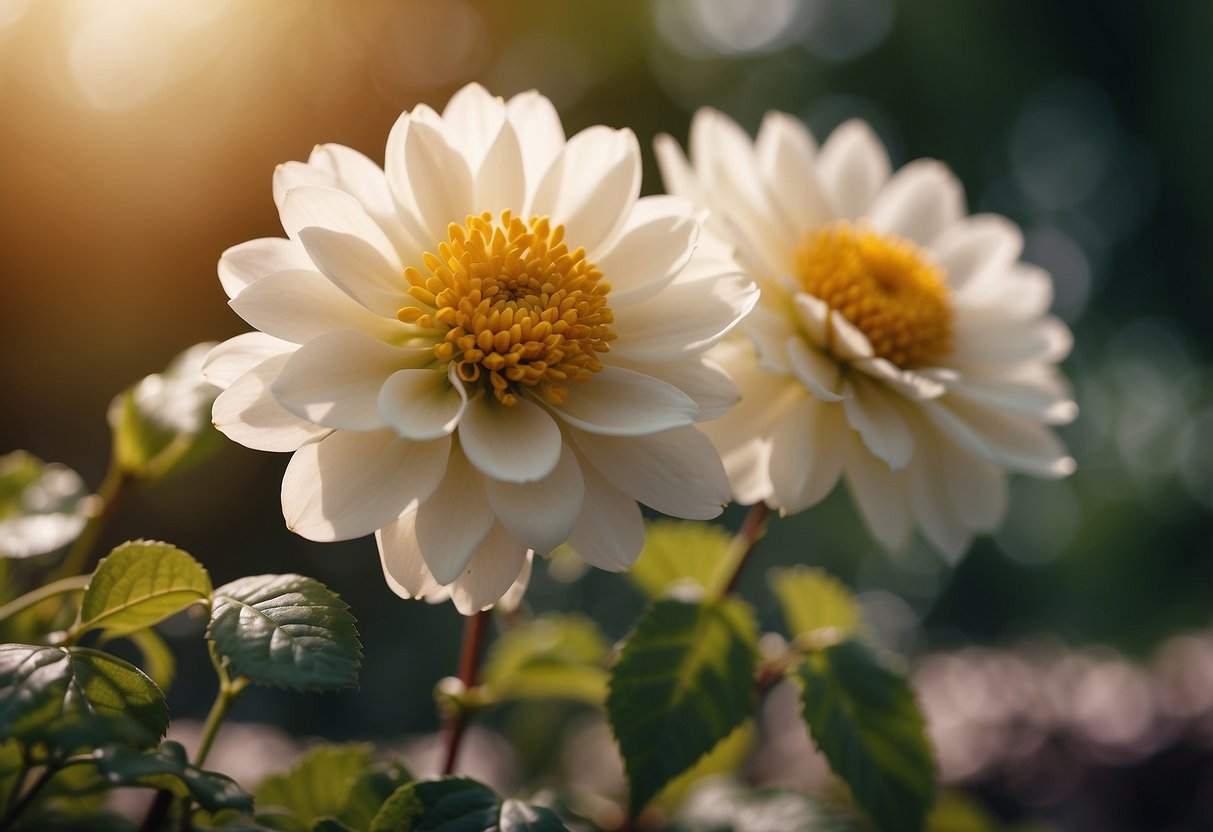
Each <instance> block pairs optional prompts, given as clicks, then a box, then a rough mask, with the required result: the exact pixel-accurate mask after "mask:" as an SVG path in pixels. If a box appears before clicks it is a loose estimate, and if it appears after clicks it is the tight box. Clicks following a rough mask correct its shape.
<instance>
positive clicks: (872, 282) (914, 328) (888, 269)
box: [796, 221, 952, 369]
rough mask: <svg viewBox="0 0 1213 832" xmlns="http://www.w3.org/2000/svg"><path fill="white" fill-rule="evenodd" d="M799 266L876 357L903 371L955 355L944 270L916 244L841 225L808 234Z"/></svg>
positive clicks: (806, 282)
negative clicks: (858, 331)
mask: <svg viewBox="0 0 1213 832" xmlns="http://www.w3.org/2000/svg"><path fill="white" fill-rule="evenodd" d="M796 265H797V272H798V274H797V276H798V277H799V279H800V285H801V287H802V288H803V289H804V291H805V292H807V293H809V294H810V295H813V296H814V297H816V298H819V299H820V300H822V301H824V302H825V304H826V305H827V306H828V307H829V308H830V309H834V310H837V311H838V312H839V313H841V314H842V316H843V317H844V318H846V319H847V320H848V321H850V322H851V323H852V324H854V325H855V327H856V328H857V329H859V330H860V331H861V332H862V333H863V334H864V335H866V336H867V338H868V340H869V341H870V342H871V343H872V349H873V351H874V352H875V353H876V355H877V356H879V357H881V358H886V359H888V360H889V361H891V362H892V363H893V364H895V365H897V366H898V367H901V368H903V369H904V368H910V367H921V366H925V365H929V364H931V363H932V362H933V361H935V360H937V359H939V358H941V357H943V356H945V355H947V354H948V353H949V352H951V349H952V307H951V304H950V302H949V295H948V287H947V285H946V284H945V283H944V272H943V269H941V268H940V267H939V266H937V265H935V264H934V263H932V262H930V261H929V260H928V259H927V258H925V257H924V256H923V254H922V252H920V251H919V249H918V247H917V246H915V245H914V244H913V243H912V242H910V241H909V240H906V239H903V238H901V237H896V236H893V235H891V234H879V233H877V232H876V231H873V230H872V229H870V228H867V227H864V226H859V227H856V226H853V225H852V224H851V223H849V222H845V221H844V222H838V223H835V224H833V225H830V226H828V227H826V228H824V229H821V230H818V231H814V232H811V233H810V234H809V236H808V238H807V239H806V240H805V243H804V245H803V246H801V248H800V250H799V251H798V252H797V253H796Z"/></svg>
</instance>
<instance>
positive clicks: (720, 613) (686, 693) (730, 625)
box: [607, 599, 757, 815]
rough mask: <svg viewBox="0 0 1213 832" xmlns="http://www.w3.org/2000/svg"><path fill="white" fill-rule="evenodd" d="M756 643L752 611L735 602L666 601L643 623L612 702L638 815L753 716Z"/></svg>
mask: <svg viewBox="0 0 1213 832" xmlns="http://www.w3.org/2000/svg"><path fill="white" fill-rule="evenodd" d="M756 641H757V632H756V625H755V622H754V618H753V613H752V611H751V610H750V608H749V607H748V606H747V605H746V604H744V603H743V602H741V601H737V600H735V599H725V600H723V601H721V602H719V603H716V604H706V603H700V604H693V603H686V602H683V601H678V600H674V599H664V600H659V601H656V602H654V603H653V604H652V606H651V607H650V608H649V610H648V612H647V613H646V614H645V616H644V617H643V618H642V619H641V620H640V623H639V624H638V625H637V627H636V630H635V632H633V633H632V635H631V636H630V637H629V638H628V641H627V644H626V645H625V646H624V648H623V652H622V654H621V655H620V658H619V663H618V664H617V665H616V667H615V670H614V673H613V674H612V677H611V689H610V694H609V696H608V698H607V715H608V717H609V719H610V722H611V727H612V729H613V730H614V732H615V737H616V739H617V740H618V741H619V747H620V750H621V752H622V753H623V759H624V762H625V764H626V766H627V771H628V779H629V781H630V783H631V789H632V796H631V812H632V814H633V815H635V814H636V813H637V812H639V811H640V809H642V808H644V806H645V804H646V803H648V801H649V800H650V799H651V798H652V797H653V796H654V795H655V794H657V792H658V791H659V790H660V789H661V787H662V786H664V785H665V784H666V783H668V782H669V781H670V780H672V779H673V778H674V777H676V776H677V775H678V774H679V773H681V772H682V771H685V770H686V769H687V768H689V767H690V766H691V765H692V764H693V763H694V762H695V761H696V760H697V759H699V757H701V756H702V755H703V754H705V753H707V752H708V751H709V750H711V748H712V747H713V746H714V745H716V743H718V742H719V741H720V740H722V739H724V738H725V737H726V736H728V735H729V733H730V732H731V731H732V730H733V729H734V728H736V727H737V726H738V725H739V724H740V723H741V722H742V721H744V720H745V719H746V718H747V717H748V716H749V715H750V713H751V711H752V709H753V704H754V670H755V663H756Z"/></svg>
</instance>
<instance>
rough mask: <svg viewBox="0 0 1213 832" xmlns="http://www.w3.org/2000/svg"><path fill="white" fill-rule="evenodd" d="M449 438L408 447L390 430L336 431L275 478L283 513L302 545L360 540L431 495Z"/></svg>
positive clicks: (303, 451)
mask: <svg viewBox="0 0 1213 832" xmlns="http://www.w3.org/2000/svg"><path fill="white" fill-rule="evenodd" d="M450 451H451V440H450V439H449V438H447V437H443V438H441V439H435V440H433V441H432V442H409V441H408V440H407V439H401V438H400V437H399V436H397V435H396V434H395V432H393V431H390V430H381V431H374V432H372V433H355V432H353V431H336V432H335V433H332V434H329V436H327V437H325V438H324V439H322V440H320V441H319V442H312V443H310V444H307V445H304V446H303V447H302V448H300V449H299V450H297V451H295V455H294V456H293V457H291V462H290V464H289V465H287V467H286V474H285V475H283V477H282V514H283V516H284V517H285V518H286V525H287V528H289V529H290V530H291V531H293V532H296V533H297V534H300V535H302V536H304V537H306V538H308V539H309V540H318V541H324V542H328V541H333V540H349V539H352V538H355V537H362V536H363V535H364V534H370V533H371V532H373V531H375V530H376V529H380V528H382V527H384V526H386V525H388V524H389V523H391V522H393V521H394V520H396V519H397V518H398V517H399V516H400V515H401V514H402V513H404V511H405V510H406V509H408V508H409V506H410V505H413V504H414V503H418V502H421V501H422V500H425V499H426V498H427V497H429V496H430V494H432V493H433V492H434V489H435V488H436V487H437V486H438V483H439V482H441V480H442V475H443V473H444V472H445V471H446V462H447V457H448V456H449V454H450Z"/></svg>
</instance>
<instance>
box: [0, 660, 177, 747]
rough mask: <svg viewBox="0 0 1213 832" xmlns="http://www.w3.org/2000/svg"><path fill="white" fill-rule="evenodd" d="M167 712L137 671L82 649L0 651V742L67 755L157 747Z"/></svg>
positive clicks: (155, 689) (157, 692) (149, 682)
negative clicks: (113, 747) (124, 746)
mask: <svg viewBox="0 0 1213 832" xmlns="http://www.w3.org/2000/svg"><path fill="white" fill-rule="evenodd" d="M167 729H168V707H167V705H166V704H165V702H164V694H163V693H161V691H160V688H158V687H156V683H155V682H153V681H152V680H151V679H149V678H148V677H147V676H146V675H144V674H143V672H142V671H141V670H139V668H137V667H135V666H133V665H131V664H128V663H127V662H124V661H123V660H122V659H119V658H117V657H115V656H111V655H109V654H108V653H102V652H101V651H100V650H91V649H88V648H84V647H34V646H30V645H25V644H3V645H0V736H6V737H16V738H17V739H19V740H21V741H22V742H25V743H43V744H46V745H47V746H51V747H54V748H58V749H63V750H70V749H74V748H77V747H79V746H81V745H102V744H104V743H107V742H127V743H132V744H135V745H139V746H144V747H147V746H151V745H155V744H156V742H157V741H158V740H159V739H160V737H162V736H164V732H165V731H166V730H167Z"/></svg>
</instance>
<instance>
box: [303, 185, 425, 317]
mask: <svg viewBox="0 0 1213 832" xmlns="http://www.w3.org/2000/svg"><path fill="white" fill-rule="evenodd" d="M291 193H292V194H293V193H295V191H291ZM299 240H300V241H301V242H302V243H303V247H304V248H305V249H307V253H308V256H309V257H311V258H312V262H313V263H315V264H316V268H318V269H320V271H321V272H323V273H324V276H325V277H327V278H328V279H329V280H330V281H332V283H333V285H334V286H336V287H337V288H338V289H340V290H341V291H343V292H345V293H346V294H347V295H349V296H350V297H351V298H353V299H354V300H356V301H357V302H358V303H360V304H362V306H364V307H366V308H367V309H368V310H370V311H371V312H372V313H374V314H376V315H378V316H380V317H384V318H394V317H395V316H396V312H397V311H399V309H400V307H402V306H406V305H408V304H411V303H412V300H411V299H410V298H409V296H408V295H407V294H406V293H405V281H404V277H403V276H402V275H403V267H401V266H400V264H399V261H398V260H396V259H395V254H393V255H392V258H393V259H391V260H389V259H387V258H385V257H383V256H382V255H381V253H380V252H379V251H378V250H377V249H376V248H375V246H373V245H371V244H370V243H368V242H366V240H364V239H362V238H361V237H358V236H356V235H354V234H346V233H344V232H341V231H332V230H329V229H327V228H318V227H315V228H304V229H302V230H301V231H300V232H299Z"/></svg>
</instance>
